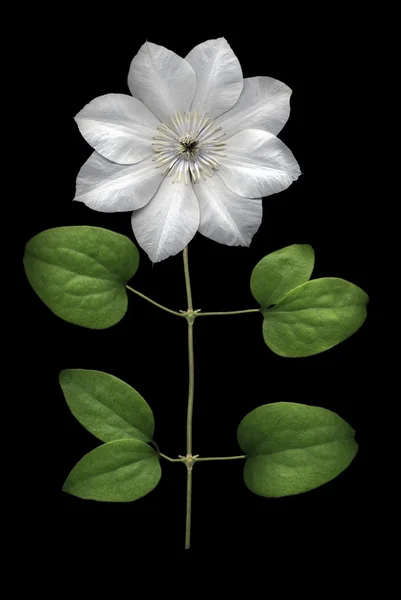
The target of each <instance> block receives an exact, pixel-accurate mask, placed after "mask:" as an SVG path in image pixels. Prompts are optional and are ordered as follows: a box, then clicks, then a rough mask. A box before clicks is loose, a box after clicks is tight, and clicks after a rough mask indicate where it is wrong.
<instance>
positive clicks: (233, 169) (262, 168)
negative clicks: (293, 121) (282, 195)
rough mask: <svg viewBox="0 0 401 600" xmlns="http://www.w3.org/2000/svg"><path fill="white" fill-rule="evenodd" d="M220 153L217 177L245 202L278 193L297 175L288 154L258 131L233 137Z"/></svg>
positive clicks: (275, 141) (284, 146)
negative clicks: (222, 156)
mask: <svg viewBox="0 0 401 600" xmlns="http://www.w3.org/2000/svg"><path fill="white" fill-rule="evenodd" d="M224 151H225V153H226V156H225V157H224V159H221V165H220V167H219V175H220V177H221V178H222V180H223V181H224V183H225V184H226V186H227V187H228V188H230V190H232V191H233V192H235V193H237V194H240V196H244V197H246V198H263V197H264V196H270V194H276V193H277V192H281V191H282V190H285V189H286V188H287V187H288V186H290V185H291V183H292V182H293V181H295V180H296V179H298V177H299V176H300V175H301V171H300V169H299V165H298V163H297V161H296V160H295V158H294V155H293V154H292V152H291V150H290V149H289V148H287V146H286V145H285V144H284V143H283V142H282V141H281V140H279V139H278V138H276V136H275V135H273V134H271V133H267V132H266V131H261V130H260V129H245V130H244V131H242V132H241V133H237V135H234V136H233V137H232V138H230V139H229V140H227V142H226V147H225V149H224ZM223 160H224V162H223Z"/></svg>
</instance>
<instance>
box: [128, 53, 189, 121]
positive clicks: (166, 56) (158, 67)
mask: <svg viewBox="0 0 401 600" xmlns="http://www.w3.org/2000/svg"><path fill="white" fill-rule="evenodd" d="M128 87H129V89H130V91H131V94H132V95H133V96H135V98H139V100H142V102H143V103H144V104H145V105H146V106H147V107H148V108H149V109H150V110H151V111H152V112H153V113H154V114H155V115H156V116H157V117H159V119H161V120H162V121H163V122H167V120H168V118H169V116H170V115H173V114H174V113H176V112H184V111H186V110H189V108H190V106H191V102H192V99H193V97H194V94H195V89H196V76H195V73H194V70H193V68H192V67H191V65H190V64H189V63H188V62H187V61H186V60H184V59H183V58H181V56H178V54H175V52H171V50H167V48H164V47H163V46H158V45H157V44H152V43H151V42H145V43H144V44H143V46H141V48H140V49H139V52H138V54H137V55H136V56H134V58H133V60H132V62H131V66H130V70H129V74H128Z"/></svg>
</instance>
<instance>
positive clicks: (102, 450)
mask: <svg viewBox="0 0 401 600" xmlns="http://www.w3.org/2000/svg"><path fill="white" fill-rule="evenodd" d="M160 477H161V469H160V464H159V458H158V455H157V454H156V452H155V451H154V450H153V448H151V447H150V446H148V445H147V444H145V443H144V442H140V441H139V440H116V441H114V442H109V443H108V444H103V445H102V446H99V447H98V448H95V450H92V452H89V454H86V455H85V456H84V457H83V458H82V459H81V460H80V461H79V463H78V464H77V465H75V467H74V468H73V470H72V471H71V473H70V474H69V476H68V477H67V479H66V481H65V483H64V486H63V491H64V492H67V493H68V494H72V495H73V496H78V497H79V498H86V499H89V500H100V501H103V502H131V501H132V500H138V498H142V496H146V494H148V493H149V492H150V491H151V490H153V488H154V487H156V485H157V484H158V483H159V481H160Z"/></svg>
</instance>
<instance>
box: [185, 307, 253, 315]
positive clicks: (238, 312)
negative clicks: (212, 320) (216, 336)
mask: <svg viewBox="0 0 401 600" xmlns="http://www.w3.org/2000/svg"><path fill="white" fill-rule="evenodd" d="M253 312H260V308H248V309H247V310H229V311H228V312H198V313H196V316H197V317H211V316H212V315H217V316H219V315H242V314H245V313H253Z"/></svg>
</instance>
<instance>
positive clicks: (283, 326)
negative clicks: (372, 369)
mask: <svg viewBox="0 0 401 600" xmlns="http://www.w3.org/2000/svg"><path fill="white" fill-rule="evenodd" d="M368 300H369V298H368V296H367V294H365V292H364V291H363V290H361V288H359V287H358V286H356V285H354V284H353V283H349V281H345V280H344V279H337V278H335V277H326V278H322V279H313V280H312V281H308V282H306V283H304V284H302V285H300V286H298V287H297V288H295V289H294V290H292V291H291V292H289V293H288V294H287V295H286V296H284V298H282V299H281V300H280V301H279V302H278V303H277V304H276V306H274V308H271V309H270V310H267V309H266V310H262V312H263V316H264V320H263V337H264V340H265V342H266V344H267V345H268V346H269V348H270V349H271V350H273V352H275V353H276V354H279V355H280V356H289V357H299V356H311V355H312V354H318V353H319V352H323V351H324V350H328V349H329V348H332V347H333V346H335V345H336V344H339V343H340V342H342V341H343V340H345V339H346V338H348V337H350V336H351V335H352V334H353V333H355V331H357V329H359V327H360V326H361V325H362V323H363V322H364V320H365V318H366V304H367V303H368Z"/></svg>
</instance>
